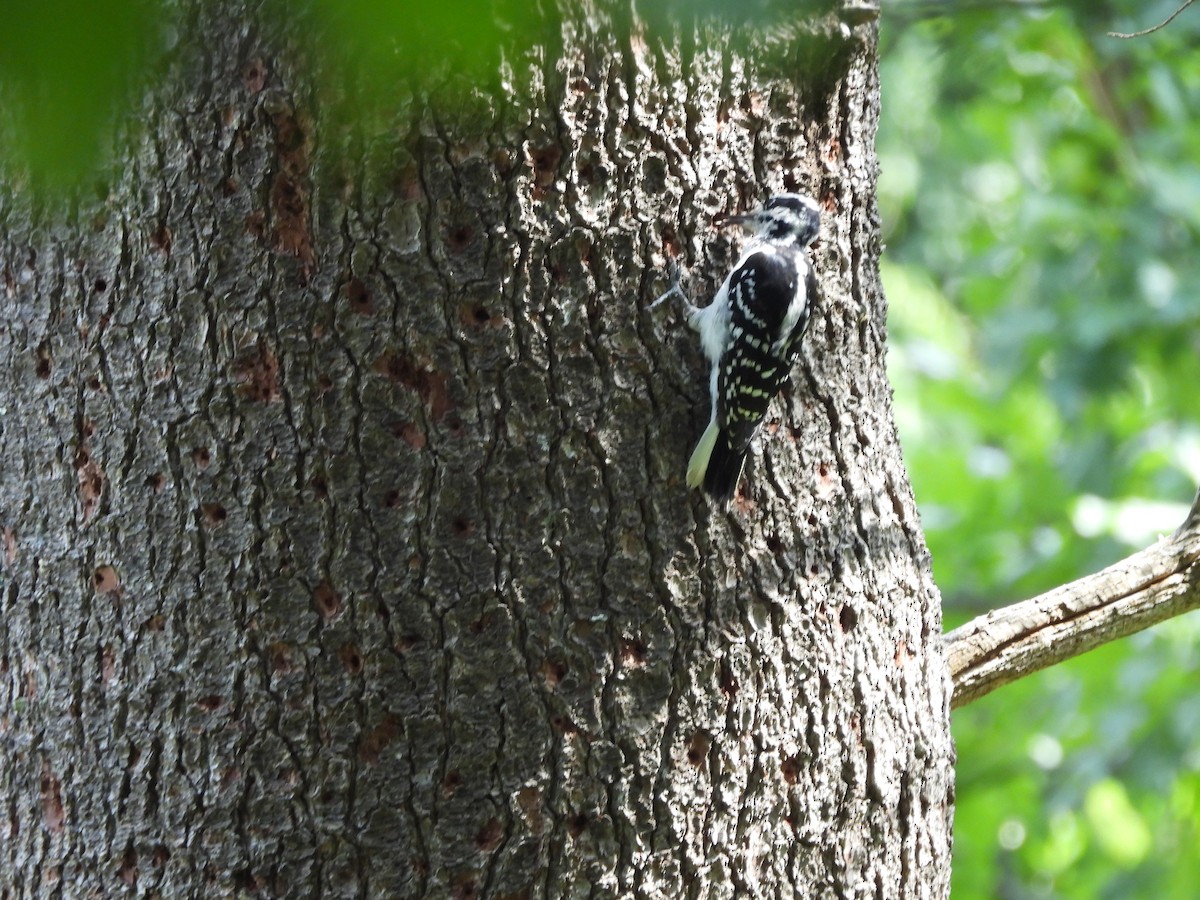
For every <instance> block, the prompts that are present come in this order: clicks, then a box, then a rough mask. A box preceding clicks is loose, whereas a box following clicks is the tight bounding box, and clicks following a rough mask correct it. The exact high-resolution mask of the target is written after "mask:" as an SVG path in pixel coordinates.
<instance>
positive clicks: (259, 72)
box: [242, 56, 267, 94]
mask: <svg viewBox="0 0 1200 900" xmlns="http://www.w3.org/2000/svg"><path fill="white" fill-rule="evenodd" d="M266 83H267V64H266V63H265V62H263V60H262V57H259V56H256V57H254V59H252V60H250V61H249V62H248V63H246V64H245V65H244V66H242V84H243V85H245V87H246V91H247V92H248V93H250V94H257V93H258V92H259V91H261V90H262V89H263V87H265V86H266Z"/></svg>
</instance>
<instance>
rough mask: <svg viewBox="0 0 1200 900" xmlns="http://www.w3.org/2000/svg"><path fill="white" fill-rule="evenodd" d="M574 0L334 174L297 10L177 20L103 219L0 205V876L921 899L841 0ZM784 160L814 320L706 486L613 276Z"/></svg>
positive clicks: (715, 244) (127, 884)
mask: <svg viewBox="0 0 1200 900" xmlns="http://www.w3.org/2000/svg"><path fill="white" fill-rule="evenodd" d="M620 5H621V4H620V3H619V2H614V3H612V4H609V3H600V2H596V3H587V4H579V3H567V2H564V3H563V4H562V6H563V7H564V9H563V10H562V11H561V15H562V21H561V23H560V25H559V26H558V27H557V29H556V30H555V31H554V32H553V37H552V39H551V40H549V41H548V42H546V43H545V44H544V45H543V46H541V47H540V48H539V49H538V50H537V51H536V52H534V53H531V54H529V55H528V56H527V57H525V58H523V59H520V60H517V61H515V62H513V63H512V68H511V72H510V73H509V75H508V76H506V81H507V83H508V84H509V86H510V89H511V90H512V91H513V92H514V94H515V97H514V98H512V99H511V100H510V101H509V102H505V101H503V100H500V99H498V98H488V97H483V98H478V97H477V98H476V100H475V101H473V102H472V103H471V104H470V109H469V110H467V109H440V108H436V107H430V106H426V105H423V104H422V103H420V102H419V101H418V99H416V98H413V97H409V98H407V99H406V101H405V103H403V104H400V105H401V106H402V108H404V109H405V110H406V112H405V113H404V114H403V115H401V116H399V117H398V121H399V122H401V125H400V127H399V128H398V129H397V131H396V133H395V134H394V135H392V136H391V140H392V141H393V142H394V148H393V149H392V151H391V153H390V156H389V162H388V164H387V165H388V175H387V177H386V178H384V179H382V180H381V181H380V182H379V184H383V185H385V187H379V186H378V185H373V182H372V181H371V180H370V179H355V178H349V177H344V176H342V175H341V174H339V173H341V172H343V171H352V170H354V168H355V165H354V161H353V160H350V161H349V162H345V161H342V162H338V161H337V158H336V154H334V153H332V152H326V151H325V149H324V148H326V147H327V146H328V145H331V144H336V143H337V142H338V141H339V138H338V136H337V135H336V134H335V133H333V130H332V129H331V127H330V126H328V125H327V124H326V118H325V117H324V114H323V110H322V108H321V106H320V104H319V102H318V101H317V99H315V98H316V94H315V92H314V91H313V90H312V89H311V88H310V86H309V84H308V81H307V80H306V78H307V76H306V75H305V74H304V73H305V69H304V66H303V65H302V64H300V63H299V62H298V61H297V59H296V55H295V50H294V46H293V43H292V42H291V41H290V40H289V39H288V36H287V33H286V29H288V28H294V27H298V26H295V25H288V24H280V23H275V24H272V23H270V22H267V21H265V20H257V19H255V18H254V15H255V14H254V13H253V12H251V11H249V10H248V9H247V8H245V7H242V6H240V5H238V4H235V3H224V4H204V3H196V4H194V6H191V7H189V8H187V9H185V10H183V11H182V12H181V13H180V16H179V22H178V23H177V24H176V26H175V28H176V29H177V32H176V33H177V35H178V44H177V46H176V48H175V51H174V53H173V55H172V57H171V63H170V66H169V69H168V71H167V72H166V74H165V76H164V78H163V79H162V82H161V85H160V86H159V87H157V88H156V89H155V90H154V91H153V92H152V93H151V95H150V96H148V97H147V98H146V101H145V104H144V108H145V115H144V116H143V118H144V119H145V131H144V132H142V133H139V135H137V136H135V137H134V138H133V139H132V141H133V144H134V149H133V150H131V151H129V153H128V155H127V157H126V158H125V159H124V160H123V162H122V166H121V170H120V175H119V177H118V178H117V179H116V180H115V182H114V183H113V184H112V185H111V187H109V188H108V189H107V193H106V194H105V195H104V196H103V197H102V198H101V199H99V200H89V201H84V202H81V203H80V204H79V206H78V208H77V209H76V210H75V211H74V212H73V213H71V214H65V213H64V214H61V215H60V214H57V213H51V212H48V211H46V210H40V211H39V209H38V208H35V207H34V206H33V205H31V204H30V202H29V201H28V199H27V198H26V195H25V194H24V193H23V192H22V191H21V190H19V189H17V188H14V187H13V186H12V185H11V184H10V185H7V186H5V187H4V190H3V193H2V194H0V272H2V276H3V291H2V293H0V297H2V298H3V299H2V301H0V303H2V307H0V308H2V309H3V315H2V316H0V348H2V349H0V369H2V371H3V377H2V378H0V416H2V417H3V418H2V419H0V454H2V459H3V473H2V476H0V479H2V480H0V528H2V529H3V546H2V548H0V549H2V551H3V552H2V554H0V562H2V565H3V569H2V577H3V590H2V592H0V596H2V600H0V604H2V606H0V611H2V614H3V618H4V623H5V627H4V629H3V632H2V633H0V672H3V679H2V680H0V698H2V699H3V718H2V719H0V748H2V754H0V784H2V785H3V795H4V804H5V807H4V815H3V816H2V817H0V830H2V831H3V833H4V841H3V848H2V849H0V871H2V873H3V879H2V880H3V883H4V886H5V890H4V895H5V896H34V895H41V894H44V893H45V894H55V893H59V894H61V895H64V896H85V895H89V894H90V895H93V896H120V895H122V894H123V893H130V894H132V893H135V892H136V893H137V894H138V895H146V896H155V895H158V896H174V897H178V896H227V895H232V894H235V893H239V892H241V893H249V894H256V895H263V896H288V897H297V896H317V895H321V896H325V895H328V896H371V897H448V896H454V897H475V896H488V897H530V898H532V897H550V898H554V897H573V896H595V897H615V896H642V897H667V896H687V897H696V898H701V897H703V898H708V897H733V896H739V897H750V896H754V897H831V896H838V897H874V898H898V897H938V896H944V895H945V894H946V892H947V889H948V883H949V853H950V820H951V807H952V791H953V788H952V759H953V750H952V745H951V739H950V734H949V702H950V691H949V681H948V676H947V668H946V664H945V660H944V659H943V656H942V652H941V646H940V641H941V636H940V613H939V609H938V594H937V591H936V589H935V587H934V585H933V583H932V579H931V575H930V568H929V564H928V558H927V552H926V550H925V545H924V541H923V537H922V534H921V530H920V526H919V522H918V518H917V514H916V511H915V508H914V504H913V500H912V496H911V492H910V489H909V484H908V480H907V476H906V473H905V470H904V467H903V464H902V460H901V456H900V449H899V446H898V444H897V440H896V435H895V430H894V427H893V424H892V414H891V407H890V394H889V388H888V384H887V381H886V377H885V372H884V348H885V338H884V335H885V330H884V327H885V304H884V298H883V295H882V292H881V289H880V284H879V277H878V271H877V266H876V263H877V259H878V255H879V250H880V245H879V236H878V223H877V215H876V207H875V199H874V193H875V174H876V163H875V157H874V150H873V144H872V141H873V134H874V128H875V122H876V114H877V108H878V86H877V82H876V60H875V47H876V35H875V31H874V28H875V26H874V22H873V19H872V16H871V15H870V14H869V12H870V11H869V10H866V11H865V12H864V10H862V9H858V10H856V11H853V12H852V13H845V14H839V11H838V10H837V9H834V8H833V7H832V6H831V5H829V4H823V5H821V6H820V7H812V8H808V9H807V10H805V9H801V11H800V18H799V20H798V21H797V22H796V23H794V24H793V25H792V26H791V28H790V29H788V30H786V31H783V32H780V33H773V34H760V35H757V36H753V37H752V38H751V39H750V42H749V43H747V44H741V43H738V42H735V41H734V40H733V39H732V36H731V35H732V32H733V29H732V28H731V27H729V26H727V25H721V24H719V23H707V24H704V23H702V24H699V25H697V26H695V27H692V26H688V27H686V28H676V29H673V30H668V31H667V32H665V33H664V34H661V35H660V34H657V33H656V34H653V35H651V34H649V33H648V32H646V31H645V30H644V29H643V28H641V27H640V26H639V24H638V23H637V22H636V20H634V24H633V26H632V28H628V29H626V28H623V27H620V26H618V25H617V23H616V19H615V18H614V9H613V7H617V6H620ZM251 6H252V8H253V6H255V5H251ZM628 15H629V11H628V10H627V9H626V10H624V12H623V14H622V17H621V18H624V16H628ZM331 160H332V161H331ZM780 189H800V190H805V191H807V192H809V193H811V194H813V195H814V196H815V197H817V198H818V199H819V200H820V202H821V203H822V204H823V206H824V208H825V209H826V211H827V215H826V218H825V224H824V228H823V232H822V237H821V240H820V242H819V244H818V246H817V248H816V250H815V252H814V260H815V264H816V266H817V269H818V271H819V275H820V282H821V286H822V294H823V300H822V303H821V305H820V307H819V309H818V310H817V312H816V315H815V318H814V321H813V323H812V327H811V330H810V333H809V337H808V340H807V344H806V348H805V351H804V354H803V361H802V364H801V365H800V366H799V367H798V372H797V376H796V382H797V385H796V388H795V390H793V391H790V392H789V393H788V394H787V396H785V397H784V398H783V400H782V401H781V402H779V403H778V404H777V405H776V407H775V408H774V412H773V414H772V416H771V418H770V420H769V425H768V427H767V428H766V429H765V433H764V434H763V436H762V437H761V439H760V440H759V441H758V443H757V445H756V449H755V452H754V456H753V458H752V460H751V463H750V466H749V470H748V481H747V482H746V484H747V485H748V491H747V493H746V494H745V495H744V496H742V497H740V498H739V499H738V501H737V502H736V503H735V504H734V507H735V508H734V509H733V510H732V511H731V512H730V513H728V514H727V513H724V512H722V511H720V510H717V509H715V508H714V507H712V506H710V505H709V504H708V503H707V502H705V501H704V500H703V499H701V498H700V497H698V496H696V495H690V496H689V495H688V494H687V493H686V492H685V489H684V486H683V483H682V475H683V471H684V468H685V464H686V460H687V456H688V453H689V452H690V449H691V443H692V442H693V441H694V439H695V438H696V437H697V436H698V435H699V433H700V431H701V429H702V427H703V422H704V420H705V419H706V417H707V404H708V400H707V396H706V390H707V384H706V381H707V379H706V377H705V374H704V371H703V364H702V361H701V358H700V355H699V351H698V348H697V347H696V344H695V340H694V338H693V336H692V335H691V334H690V333H689V332H687V330H686V328H685V327H683V325H682V323H681V321H680V318H679V317H678V316H677V315H674V314H672V313H670V312H665V311H659V310H656V311H655V312H653V313H649V312H647V311H646V309H645V305H646V304H647V303H648V301H649V300H650V299H651V298H652V297H653V296H654V294H655V292H656V289H657V290H661V289H662V288H663V287H664V284H663V283H662V281H661V279H660V278H659V277H658V273H659V272H660V271H661V269H662V267H663V266H664V265H665V263H666V262H667V261H668V259H670V258H677V259H679V260H680V261H681V262H683V263H684V264H685V265H686V266H687V267H689V268H690V270H691V271H692V273H693V276H694V278H693V285H692V287H693V290H694V293H696V294H697V295H698V296H699V295H702V294H703V293H704V292H705V291H706V290H708V289H711V288H712V287H713V286H714V285H715V283H716V281H717V279H718V278H719V277H721V275H722V274H723V271H724V269H725V268H726V267H727V266H728V265H729V263H730V262H731V260H732V259H733V255H734V252H735V248H734V247H733V246H732V245H731V244H730V240H729V238H727V237H720V236H717V235H715V234H714V233H712V232H711V231H710V230H709V229H708V227H707V226H708V224H709V222H710V221H711V218H712V217H713V216H714V215H716V214H717V213H720V212H732V211H735V210H738V209H744V208H746V207H747V206H749V205H750V204H751V203H753V202H756V201H758V200H761V199H762V198H763V197H764V196H765V195H766V194H767V193H769V192H773V191H777V190H780Z"/></svg>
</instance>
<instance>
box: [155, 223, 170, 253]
mask: <svg viewBox="0 0 1200 900" xmlns="http://www.w3.org/2000/svg"><path fill="white" fill-rule="evenodd" d="M150 243H151V244H152V245H153V246H154V247H155V248H157V249H159V250H161V251H163V253H170V252H171V229H170V228H168V227H167V224H166V223H165V222H163V223H160V224H159V226H158V228H156V229H154V233H153V234H152V235H150Z"/></svg>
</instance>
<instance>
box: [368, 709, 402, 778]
mask: <svg viewBox="0 0 1200 900" xmlns="http://www.w3.org/2000/svg"><path fill="white" fill-rule="evenodd" d="M398 734H400V717H399V716H396V715H393V714H391V713H388V714H387V715H386V716H384V717H383V720H382V721H381V722H380V723H379V724H378V725H376V726H375V727H374V728H372V729H371V730H370V731H369V732H367V733H366V734H365V735H363V739H362V741H361V742H360V743H359V745H358V758H359V759H361V760H362V761H363V762H365V763H369V764H370V765H374V764H375V763H377V762H379V758H380V756H381V755H382V753H383V750H384V748H385V747H387V746H388V745H389V744H390V743H391V742H392V741H394V740H395V739H396V736H397V735H398Z"/></svg>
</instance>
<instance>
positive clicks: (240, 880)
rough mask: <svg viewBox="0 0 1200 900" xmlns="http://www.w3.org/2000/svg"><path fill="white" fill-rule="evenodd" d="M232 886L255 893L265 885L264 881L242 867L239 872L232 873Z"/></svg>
mask: <svg viewBox="0 0 1200 900" xmlns="http://www.w3.org/2000/svg"><path fill="white" fill-rule="evenodd" d="M233 886H234V887H236V888H238V889H239V890H242V891H245V892H247V893H249V894H257V893H258V892H259V891H260V890H261V889H262V888H263V887H265V882H264V881H263V879H261V878H259V877H258V876H257V875H254V874H253V873H251V871H250V870H249V869H242V870H241V871H240V872H235V873H234V876H233Z"/></svg>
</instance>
